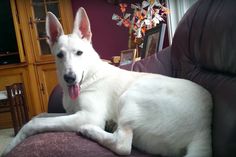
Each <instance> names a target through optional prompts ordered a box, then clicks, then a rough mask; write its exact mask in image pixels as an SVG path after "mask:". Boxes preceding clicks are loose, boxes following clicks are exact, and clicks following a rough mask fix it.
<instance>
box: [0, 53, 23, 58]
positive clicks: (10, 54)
mask: <svg viewBox="0 0 236 157" xmlns="http://www.w3.org/2000/svg"><path fill="white" fill-rule="evenodd" d="M15 55H19V53H18V52H0V57H7V56H15Z"/></svg>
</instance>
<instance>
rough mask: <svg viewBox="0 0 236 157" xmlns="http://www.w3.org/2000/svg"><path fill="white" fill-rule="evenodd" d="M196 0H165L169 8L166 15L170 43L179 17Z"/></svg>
mask: <svg viewBox="0 0 236 157" xmlns="http://www.w3.org/2000/svg"><path fill="white" fill-rule="evenodd" d="M196 1H197V0H166V3H167V7H168V8H169V9H170V14H168V17H167V24H168V35H169V40H170V41H169V42H170V44H171V43H172V38H173V36H174V33H175V29H176V27H177V25H178V23H179V21H180V19H181V18H182V17H183V15H184V13H185V12H186V11H187V10H188V8H190V7H191V6H192V5H193V3H195V2H196Z"/></svg>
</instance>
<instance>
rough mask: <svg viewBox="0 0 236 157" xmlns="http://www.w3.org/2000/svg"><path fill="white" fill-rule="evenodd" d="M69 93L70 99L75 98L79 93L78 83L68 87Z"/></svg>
mask: <svg viewBox="0 0 236 157" xmlns="http://www.w3.org/2000/svg"><path fill="white" fill-rule="evenodd" d="M68 90H69V95H70V98H71V99H73V100H74V99H76V98H77V97H78V96H79V94H80V86H79V85H78V84H76V85H72V86H69V87H68Z"/></svg>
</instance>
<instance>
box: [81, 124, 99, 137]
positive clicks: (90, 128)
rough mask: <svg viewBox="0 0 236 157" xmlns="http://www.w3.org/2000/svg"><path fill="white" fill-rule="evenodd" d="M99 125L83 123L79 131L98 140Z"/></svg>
mask: <svg viewBox="0 0 236 157" xmlns="http://www.w3.org/2000/svg"><path fill="white" fill-rule="evenodd" d="M97 130H98V127H97V126H95V125H91V124H86V125H82V126H81V127H80V128H79V130H78V133H80V134H82V135H83V136H85V137H87V138H89V139H92V140H95V141H97V140H98V139H97V137H98V131H97Z"/></svg>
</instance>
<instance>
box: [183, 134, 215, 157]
mask: <svg viewBox="0 0 236 157" xmlns="http://www.w3.org/2000/svg"><path fill="white" fill-rule="evenodd" d="M211 156H212V149H211V136H210V133H209V131H203V132H200V133H198V134H197V135H196V136H194V138H193V140H192V142H191V143H190V144H189V145H188V147H187V154H186V155H185V156H184V157H211Z"/></svg>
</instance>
